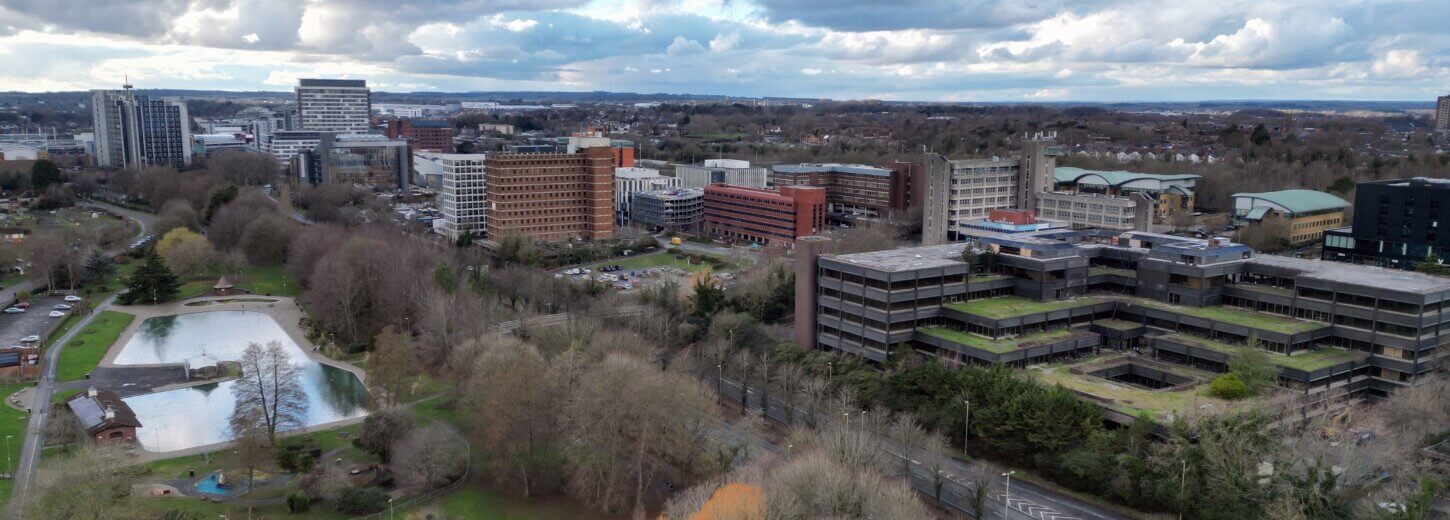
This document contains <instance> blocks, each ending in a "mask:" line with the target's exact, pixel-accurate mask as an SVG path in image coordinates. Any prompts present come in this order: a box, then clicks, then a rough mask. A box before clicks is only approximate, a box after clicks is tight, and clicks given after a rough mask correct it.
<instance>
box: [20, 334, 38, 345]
mask: <svg viewBox="0 0 1450 520" xmlns="http://www.w3.org/2000/svg"><path fill="white" fill-rule="evenodd" d="M20 342H21V343H38V342H40V336H36V335H34V334H32V335H29V336H26V337H23V338H20Z"/></svg>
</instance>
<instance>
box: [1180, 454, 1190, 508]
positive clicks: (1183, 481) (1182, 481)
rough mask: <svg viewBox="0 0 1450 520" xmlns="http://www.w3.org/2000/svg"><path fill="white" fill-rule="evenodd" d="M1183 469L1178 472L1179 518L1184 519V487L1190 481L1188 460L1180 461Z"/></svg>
mask: <svg viewBox="0 0 1450 520" xmlns="http://www.w3.org/2000/svg"><path fill="white" fill-rule="evenodd" d="M1178 462H1179V463H1180V464H1182V465H1183V469H1181V470H1179V472H1178V520H1183V502H1184V500H1183V488H1184V486H1185V485H1186V484H1187V483H1188V460H1187V459H1184V460H1180V461H1178Z"/></svg>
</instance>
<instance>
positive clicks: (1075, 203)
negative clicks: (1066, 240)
mask: <svg viewBox="0 0 1450 520" xmlns="http://www.w3.org/2000/svg"><path fill="white" fill-rule="evenodd" d="M1037 200H1038V202H1037V214H1038V215H1041V216H1042V218H1045V219H1051V220H1059V221H1062V222H1066V223H1068V225H1069V226H1072V227H1074V228H1101V229H1115V230H1120V231H1131V230H1137V231H1148V230H1150V229H1151V228H1150V227H1149V224H1151V223H1152V214H1153V213H1152V212H1153V203H1152V200H1151V199H1149V198H1147V196H1146V195H1144V194H1141V193H1134V194H1131V195H1128V196H1120V195H1104V194H1099V193H1065V192H1059V191H1051V192H1047V193H1040V194H1038V196H1037ZM965 225H966V224H963V226H965Z"/></svg>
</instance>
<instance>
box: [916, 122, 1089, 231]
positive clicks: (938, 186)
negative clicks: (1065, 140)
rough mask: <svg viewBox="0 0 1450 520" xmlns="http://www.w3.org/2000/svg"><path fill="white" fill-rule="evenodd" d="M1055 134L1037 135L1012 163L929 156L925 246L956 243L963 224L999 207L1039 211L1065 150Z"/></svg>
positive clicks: (924, 197)
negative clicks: (1040, 199)
mask: <svg viewBox="0 0 1450 520" xmlns="http://www.w3.org/2000/svg"><path fill="white" fill-rule="evenodd" d="M1053 139H1054V136H1053V135H1051V134H1036V135H1033V136H1031V137H1029V138H1027V139H1025V140H1024V141H1023V143H1022V155H1021V156H1019V157H1016V158H1011V159H996V158H994V159H948V158H947V157H946V156H944V155H941V154H927V155H926V160H925V162H926V175H925V179H924V180H923V182H922V189H921V194H922V197H921V198H922V202H921V204H922V232H921V233H922V235H921V240H922V243H923V244H926V245H935V244H943V243H946V242H949V241H951V240H954V239H955V238H956V237H957V236H958V235H959V234H960V231H959V227H960V226H961V223H962V222H963V221H968V220H977V219H981V218H985V217H986V216H987V215H988V214H989V213H991V211H992V210H994V209H1025V210H1028V211H1033V212H1035V211H1036V210H1037V194H1039V193H1043V192H1046V191H1048V190H1049V189H1050V188H1051V187H1052V184H1053V170H1054V167H1055V165H1056V161H1057V156H1058V155H1060V154H1061V153H1062V150H1061V148H1059V147H1057V146H1055V145H1053V144H1052V140H1053Z"/></svg>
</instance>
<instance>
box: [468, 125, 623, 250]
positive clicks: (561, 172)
mask: <svg viewBox="0 0 1450 520" xmlns="http://www.w3.org/2000/svg"><path fill="white" fill-rule="evenodd" d="M613 159H614V150H613V149H612V148H609V147H592V148H583V149H580V150H579V151H578V153H490V154H488V160H487V161H486V162H485V164H486V166H485V168H484V172H485V174H484V177H485V184H486V185H487V186H488V191H487V194H486V195H485V200H486V201H487V203H488V205H487V208H488V209H487V213H486V218H485V222H486V226H485V227H486V229H487V231H488V237H489V239H490V240H494V241H497V240H500V239H502V238H504V237H507V236H525V237H530V238H533V239H535V240H546V241H554V240H568V239H571V238H582V239H586V240H596V239H604V238H611V237H613V236H614V167H613V166H611V163H612V162H613Z"/></svg>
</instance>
